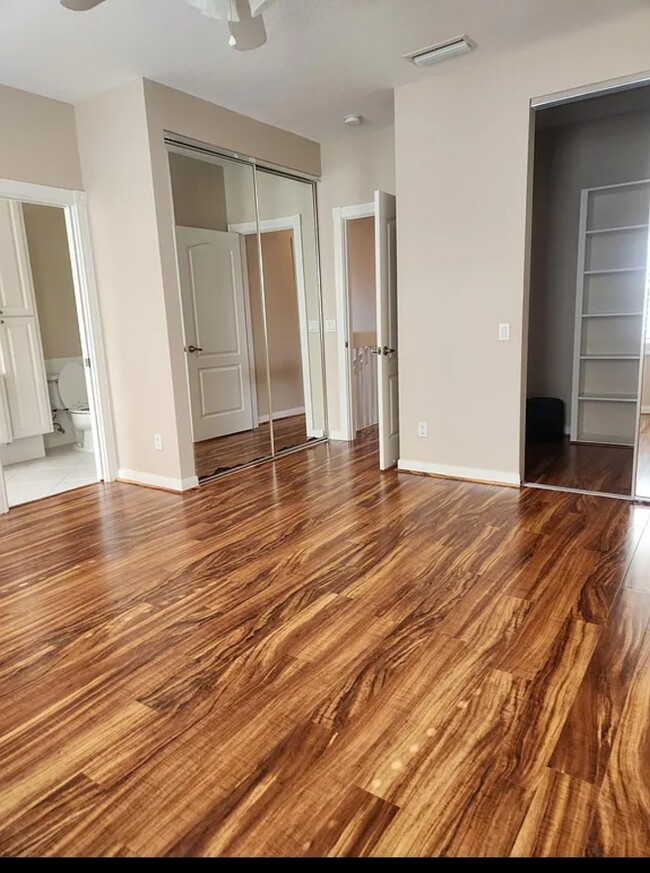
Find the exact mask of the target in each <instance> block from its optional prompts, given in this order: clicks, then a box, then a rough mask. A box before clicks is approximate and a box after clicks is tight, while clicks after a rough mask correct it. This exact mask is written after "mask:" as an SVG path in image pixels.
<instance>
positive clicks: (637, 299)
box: [524, 86, 650, 499]
mask: <svg viewBox="0 0 650 873" xmlns="http://www.w3.org/2000/svg"><path fill="white" fill-rule="evenodd" d="M534 121H535V161H534V179H533V182H534V185H533V202H532V249H531V281H530V297H529V318H528V354H527V399H526V422H525V472H524V482H525V483H526V484H528V485H535V486H537V487H546V488H560V489H563V490H572V491H579V492H588V493H597V494H604V495H607V496H614V497H624V498H628V499H629V498H631V497H633V496H638V495H639V485H638V483H639V482H643V481H645V477H646V473H644V472H643V471H644V470H645V471H647V469H648V468H649V467H650V458H648V461H646V456H647V455H648V454H649V453H648V451H647V450H646V448H644V446H645V445H646V441H645V440H644V433H645V431H646V430H647V428H645V427H644V414H643V409H644V401H643V397H642V384H643V377H644V372H645V370H646V369H647V367H646V366H645V360H646V356H647V354H648V347H647V340H646V334H647V328H646V312H647V295H648V246H649V240H650V237H649V228H650V151H648V147H647V143H648V141H649V140H650V88H648V87H647V86H640V87H637V88H629V89H627V90H624V91H619V92H616V93H607V94H600V95H595V96H589V97H585V98H584V99H579V100H574V101H572V102H568V103H562V102H560V103H558V105H553V106H551V107H549V108H541V109H538V110H537V111H536V112H535V114H534ZM637 470H638V476H637Z"/></svg>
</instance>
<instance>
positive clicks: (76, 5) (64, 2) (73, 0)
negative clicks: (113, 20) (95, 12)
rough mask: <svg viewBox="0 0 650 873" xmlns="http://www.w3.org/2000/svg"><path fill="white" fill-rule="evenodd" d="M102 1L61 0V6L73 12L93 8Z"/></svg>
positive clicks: (102, 0)
mask: <svg viewBox="0 0 650 873" xmlns="http://www.w3.org/2000/svg"><path fill="white" fill-rule="evenodd" d="M103 2H104V0H61V6H65V8H66V9H71V10H72V11H73V12H88V10H89V9H94V8H95V6H99V4H100V3H103Z"/></svg>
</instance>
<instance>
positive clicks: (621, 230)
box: [587, 224, 648, 236]
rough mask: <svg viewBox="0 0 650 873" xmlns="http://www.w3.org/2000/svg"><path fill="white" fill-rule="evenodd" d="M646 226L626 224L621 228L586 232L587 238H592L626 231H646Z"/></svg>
mask: <svg viewBox="0 0 650 873" xmlns="http://www.w3.org/2000/svg"><path fill="white" fill-rule="evenodd" d="M647 228H648V225H647V224H628V225H626V226H623V227H603V228H597V229H596V230H588V231H587V236H593V235H594V234H599V233H625V231H626V230H647Z"/></svg>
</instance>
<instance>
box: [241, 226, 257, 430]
mask: <svg viewBox="0 0 650 873" xmlns="http://www.w3.org/2000/svg"><path fill="white" fill-rule="evenodd" d="M239 252H240V256H241V263H242V271H241V272H242V284H243V286H244V317H245V318H246V341H247V343H248V381H249V382H250V385H251V412H252V413H253V429H255V428H256V427H257V425H258V424H259V420H260V417H259V409H258V405H257V375H256V374H257V370H256V369H255V343H254V341H253V311H252V306H251V289H250V285H249V282H248V263H247V260H248V257H247V252H246V240H245V239H244V237H243V236H240V237H239Z"/></svg>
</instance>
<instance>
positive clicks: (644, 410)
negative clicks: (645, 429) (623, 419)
mask: <svg viewBox="0 0 650 873" xmlns="http://www.w3.org/2000/svg"><path fill="white" fill-rule="evenodd" d="M641 415H650V406H642V407H641Z"/></svg>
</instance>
